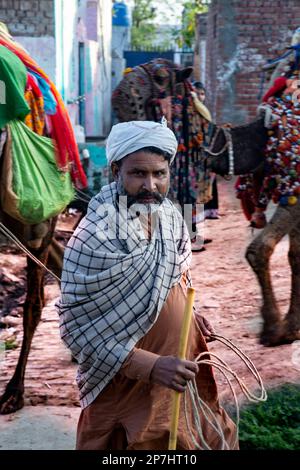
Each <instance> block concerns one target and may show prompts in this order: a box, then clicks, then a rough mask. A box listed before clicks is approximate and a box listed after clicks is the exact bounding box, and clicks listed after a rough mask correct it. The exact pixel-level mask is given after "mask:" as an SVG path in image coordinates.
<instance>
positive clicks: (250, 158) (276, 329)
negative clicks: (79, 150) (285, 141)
mask: <svg viewBox="0 0 300 470" xmlns="http://www.w3.org/2000/svg"><path fill="white" fill-rule="evenodd" d="M190 73H191V69H190V68H188V69H184V70H182V69H180V68H179V67H177V66H176V65H175V64H172V63H170V62H168V61H165V60H161V59H158V60H154V61H153V62H150V63H147V64H143V65H141V66H139V67H135V68H134V69H132V71H129V73H127V74H126V75H125V77H124V78H123V80H122V81H121V83H120V84H119V86H118V87H117V89H116V90H115V92H114V95H113V106H114V109H115V112H116V114H117V117H118V119H119V120H120V121H127V120H132V119H137V120H145V119H153V120H160V119H161V117H162V116H166V118H167V120H168V123H169V126H170V127H171V128H172V129H173V130H174V132H175V134H176V136H177V138H178V142H179V147H178V155H177V158H176V163H175V165H174V169H173V173H172V175H171V177H172V183H171V187H172V189H173V194H171V195H172V196H173V197H174V199H176V200H177V201H179V203H180V204H181V205H182V206H183V205H184V204H189V203H190V204H195V203H196V202H206V200H207V199H206V198H207V184H206V181H207V175H208V174H209V172H210V171H213V172H215V173H217V174H219V175H222V176H225V175H228V174H234V175H244V174H247V173H251V172H253V171H254V170H256V169H257V168H259V167H261V165H262V164H265V161H266V158H265V153H264V151H265V148H266V147H268V146H269V147H270V151H269V158H272V155H271V151H272V152H273V153H274V152H275V154H276V152H277V150H278V149H277V145H279V144H278V142H279V140H277V138H276V136H275V137H274V136H270V135H269V134H270V131H268V129H267V127H266V126H265V116H262V117H260V118H258V119H257V120H256V121H254V122H252V123H250V124H247V125H244V126H239V127H235V128H232V129H227V128H226V127H224V128H220V127H217V126H216V125H214V124H213V123H211V122H209V120H208V115H207V110H205V109H203V107H202V108H201V106H199V105H200V103H199V102H197V100H195V95H194V93H193V90H192V86H191V84H190V82H189V81H188V77H189V75H190ZM271 108H272V106H271ZM273 108H274V106H273ZM274 109H275V108H274ZM274 109H273V111H274ZM271 111H272V109H271ZM295 112H296V113H298V111H297V110H296V111H295ZM289 113H291V111H288V115H289V116H290V114H289ZM299 114H300V112H299ZM285 124H287V122H286V123H284V125H285ZM296 124H297V125H298V127H297V128H295V130H294V132H295V135H296V136H297V135H298V128H299V130H300V123H299V124H298V122H297V123H296ZM274 125H275V127H276V125H278V121H276V119H275V124H274ZM293 125H295V123H294V124H293ZM287 127H288V126H287ZM272 139H273V140H272ZM291 150H293V149H291ZM279 151H280V149H279ZM299 153H300V152H299ZM291 155H292V158H294V157H295V159H297V158H300V157H297V155H296V154H293V152H290V156H289V157H290V158H291ZM294 169H295V168H294ZM299 173H300V168H299V171H297V170H296V179H297V178H298V175H299ZM290 201H291V202H292V204H289V203H288V204H286V205H282V204H279V205H278V207H277V210H276V213H275V214H274V216H273V218H272V220H271V221H270V223H268V224H267V225H266V227H265V228H264V229H263V231H262V232H261V233H260V234H259V235H258V236H257V237H256V238H255V239H254V241H253V242H252V243H251V244H250V246H249V247H248V248H247V252H246V258H247V260H248V262H249V263H250V265H251V267H252V268H253V270H254V272H255V274H256V275H257V278H258V281H259V284H260V287H261V292H262V299H263V300H262V308H261V314H262V317H263V320H264V325H263V330H262V332H261V343H262V344H264V345H265V346H274V345H279V344H283V343H290V342H293V341H294V340H297V339H299V338H300V333H299V329H300V309H299V307H300V203H299V201H298V198H292V199H291V200H290ZM275 202H278V199H277V201H275ZM287 234H288V235H289V237H290V250H289V262H290V265H291V271H292V290H291V302H290V308H289V311H288V313H287V315H286V317H285V318H284V320H282V319H281V316H280V313H279V308H278V305H277V302H276V299H275V295H274V292H273V289H272V284H271V276H270V267H269V261H270V257H271V255H272V253H273V251H274V248H275V246H276V244H277V243H278V242H279V241H280V240H281V239H282V237H284V236H285V235H287Z"/></svg>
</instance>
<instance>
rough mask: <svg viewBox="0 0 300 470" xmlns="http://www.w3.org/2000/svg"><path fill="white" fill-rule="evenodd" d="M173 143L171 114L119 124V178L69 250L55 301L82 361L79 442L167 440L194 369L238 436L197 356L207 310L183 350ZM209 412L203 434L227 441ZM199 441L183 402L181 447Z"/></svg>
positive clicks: (96, 446) (163, 443) (112, 145)
mask: <svg viewBox="0 0 300 470" xmlns="http://www.w3.org/2000/svg"><path fill="white" fill-rule="evenodd" d="M176 149H177V141H176V138H175V136H174V134H173V132H172V131H171V130H170V129H168V128H167V127H166V125H165V124H164V123H162V124H160V123H155V122H147V121H143V122H139V121H134V122H128V123H122V124H117V125H115V126H114V127H113V128H112V131H111V133H110V135H109V137H108V140H107V158H108V162H109V163H110V165H111V169H112V173H113V176H114V179H115V181H114V182H113V183H111V184H109V185H108V186H105V187H103V188H102V190H101V191H100V193H99V194H97V195H96V196H95V197H94V198H93V199H92V200H91V202H90V204H89V207H88V212H87V215H86V216H85V218H84V219H82V221H81V222H80V224H79V226H78V228H77V229H76V231H75V232H74V234H73V236H72V238H71V240H70V241H69V243H68V246H67V248H66V251H65V258H64V268H63V273H62V283H61V290H62V294H61V299H60V301H59V303H58V310H59V315H60V331H61V337H62V339H63V341H64V342H65V344H66V345H67V346H68V347H69V348H70V350H71V351H72V354H73V355H74V356H75V357H76V359H77V361H78V364H79V369H78V375H77V383H78V387H79V392H80V402H81V406H82V412H81V415H80V419H79V423H78V429H77V449H81V450H84V449H86V450H108V449H112V450H113V449H118V450H122V449H129V450H132V449H136V450H137V449H146V450H156V449H157V450H163V449H167V448H168V435H169V422H170V413H171V391H172V390H177V391H178V392H184V391H185V390H186V387H187V383H188V382H189V381H190V380H192V379H195V380H196V384H197V388H198V391H199V394H200V395H201V397H202V399H203V400H204V401H205V402H206V403H207V404H208V405H209V406H210V407H211V409H212V410H213V413H214V414H215V416H216V418H217V420H218V422H219V424H220V426H221V428H222V429H223V433H224V436H225V439H226V440H227V443H228V447H229V448H233V447H235V445H236V443H235V437H236V433H235V426H234V424H233V422H232V421H231V420H230V419H229V417H228V416H227V415H226V413H225V411H224V410H223V409H222V408H221V407H220V405H219V402H218V396H217V389H216V383H215V380H214V377H213V374H212V371H211V368H210V367H209V366H207V365H204V366H202V367H201V371H199V368H198V366H197V364H196V363H195V362H194V358H195V357H196V356H197V355H198V354H199V353H200V352H203V351H207V346H206V342H205V336H206V337H207V338H208V337H209V336H210V335H211V327H210V325H209V323H208V322H207V321H206V320H204V319H203V318H202V317H200V316H199V315H196V314H195V317H194V319H193V322H192V327H191V331H190V338H189V346H188V352H187V358H188V360H180V359H178V358H177V357H176V356H177V348H178V344H179V336H180V330H181V325H182V319H183V312H184V306H185V300H186V289H187V287H188V286H189V285H191V278H190V271H189V270H190V262H191V247H190V237H189V234H188V231H187V228H186V225H185V223H184V221H183V218H182V216H181V215H180V213H179V211H178V210H177V209H176V208H175V206H174V205H173V204H172V203H171V201H169V200H168V199H167V197H166V195H167V192H168V188H169V180H170V172H169V165H170V163H171V162H172V161H173V160H174V157H175V154H176ZM199 327H200V328H199ZM188 413H189V414H190V413H191V409H190V408H189V409H188ZM190 418H191V417H190ZM202 418H203V422H202V423H201V424H202V432H203V436H204V438H205V440H206V442H208V443H210V444H211V446H212V447H213V448H215V449H217V448H219V447H220V446H221V442H220V438H219V436H218V434H217V433H216V427H214V428H212V427H211V426H209V425H208V424H207V422H206V421H205V419H204V417H202ZM190 421H191V422H192V420H191V419H190ZM191 426H192V430H193V431H195V429H194V427H195V424H192V425H191ZM199 444H200V445H201V442H200V443H199ZM194 448H195V444H194V443H193V440H192V439H191V437H190V435H189V433H188V431H187V427H186V424H185V417H184V410H183V409H182V411H181V414H180V418H179V431H178V449H194Z"/></svg>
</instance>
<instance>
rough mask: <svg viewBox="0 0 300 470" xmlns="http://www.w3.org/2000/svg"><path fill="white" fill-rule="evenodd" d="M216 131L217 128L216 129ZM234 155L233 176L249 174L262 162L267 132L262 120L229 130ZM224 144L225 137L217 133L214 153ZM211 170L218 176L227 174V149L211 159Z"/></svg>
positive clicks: (221, 133)
mask: <svg viewBox="0 0 300 470" xmlns="http://www.w3.org/2000/svg"><path fill="white" fill-rule="evenodd" d="M216 131H217V128H216ZM230 134H231V138H232V144H233V154H234V174H235V175H243V174H246V173H251V172H253V170H255V169H256V168H257V167H258V166H259V165H260V163H261V162H262V161H263V158H264V155H263V151H264V148H265V146H266V143H267V140H268V131H267V129H266V128H265V127H264V121H263V119H259V120H257V121H254V122H251V123H250V124H247V125H245V126H239V127H234V128H232V129H230ZM225 143H226V140H225V135H224V133H223V132H219V134H218V137H217V139H216V142H215V144H214V149H213V151H214V152H216V153H217V152H218V150H221V149H222V148H223V147H224V145H225ZM210 163H211V168H212V170H213V171H214V172H215V173H218V174H220V175H225V174H228V167H229V159H228V148H226V150H224V152H223V153H221V155H219V156H218V157H211V159H210Z"/></svg>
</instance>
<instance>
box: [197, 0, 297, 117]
mask: <svg viewBox="0 0 300 470" xmlns="http://www.w3.org/2000/svg"><path fill="white" fill-rule="evenodd" d="M299 26H300V0H212V3H211V6H210V11H209V14H208V25H207V54H206V86H207V95H208V105H209V106H210V109H211V111H212V113H213V116H214V119H215V120H216V121H217V122H218V123H224V122H232V123H234V124H238V123H245V122H249V121H250V120H251V119H253V118H254V117H255V113H256V108H257V105H258V104H259V100H258V97H257V95H258V93H259V89H260V80H261V66H262V65H263V64H265V63H266V61H267V60H268V59H271V58H274V57H276V56H277V55H279V54H281V53H283V52H284V51H285V47H286V46H289V45H290V39H291V36H292V33H293V31H294V30H295V29H296V28H298V27H299ZM266 85H267V83H265V87H266Z"/></svg>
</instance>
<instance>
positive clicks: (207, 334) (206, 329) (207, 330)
mask: <svg viewBox="0 0 300 470" xmlns="http://www.w3.org/2000/svg"><path fill="white" fill-rule="evenodd" d="M195 318H196V322H197V325H198V327H199V328H200V330H201V333H202V334H203V336H204V338H205V341H206V342H207V343H209V342H210V341H214V340H215V338H212V337H211V335H212V334H214V333H215V330H214V329H213V327H212V326H211V324H210V322H209V321H208V320H207V318H205V317H203V316H202V315H200V314H199V313H197V312H196V313H195Z"/></svg>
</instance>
